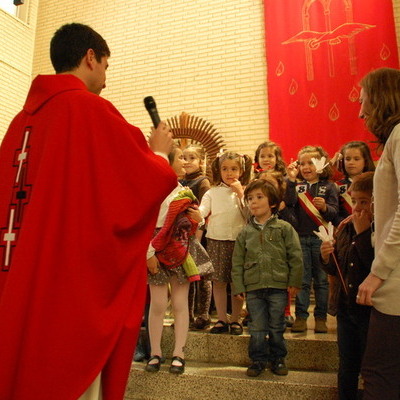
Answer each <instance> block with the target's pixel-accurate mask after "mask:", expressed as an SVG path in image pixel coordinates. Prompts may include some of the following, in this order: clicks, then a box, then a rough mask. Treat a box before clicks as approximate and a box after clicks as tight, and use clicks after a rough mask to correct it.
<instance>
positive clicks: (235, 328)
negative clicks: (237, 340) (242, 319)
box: [229, 322, 243, 335]
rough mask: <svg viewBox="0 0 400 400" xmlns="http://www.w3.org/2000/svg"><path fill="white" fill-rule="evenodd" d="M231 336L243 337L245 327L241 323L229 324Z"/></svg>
mask: <svg viewBox="0 0 400 400" xmlns="http://www.w3.org/2000/svg"><path fill="white" fill-rule="evenodd" d="M229 330H230V334H231V335H241V334H242V333H243V326H242V325H240V324H239V322H232V323H230V324H229Z"/></svg>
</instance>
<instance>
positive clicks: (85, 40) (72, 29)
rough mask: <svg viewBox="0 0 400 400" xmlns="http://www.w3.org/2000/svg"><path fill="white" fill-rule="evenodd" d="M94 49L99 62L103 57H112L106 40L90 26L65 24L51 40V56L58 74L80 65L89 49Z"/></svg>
mask: <svg viewBox="0 0 400 400" xmlns="http://www.w3.org/2000/svg"><path fill="white" fill-rule="evenodd" d="M89 49H92V50H93V51H94V53H95V55H96V60H97V62H101V59H102V57H104V56H107V57H110V49H109V48H108V45H107V43H106V41H105V40H104V39H103V38H102V37H101V35H100V34H98V33H97V32H96V31H95V30H93V29H92V28H91V27H90V26H87V25H83V24H77V23H72V24H65V25H63V26H62V27H61V28H59V29H58V30H57V31H56V33H55V34H54V36H53V38H52V39H51V42H50V58H51V63H52V64H53V67H54V70H55V71H56V73H57V74H60V73H62V72H68V71H72V70H74V69H75V68H77V67H79V64H80V62H81V60H82V58H83V57H84V56H85V54H86V53H87V51H88V50H89Z"/></svg>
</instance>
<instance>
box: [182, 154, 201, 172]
mask: <svg viewBox="0 0 400 400" xmlns="http://www.w3.org/2000/svg"><path fill="white" fill-rule="evenodd" d="M183 157H184V159H185V161H186V164H185V171H186V173H187V174H192V173H193V172H197V171H199V170H200V158H199V156H198V155H197V153H196V152H195V151H193V150H190V149H185V150H183Z"/></svg>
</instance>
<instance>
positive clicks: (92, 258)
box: [0, 24, 176, 400]
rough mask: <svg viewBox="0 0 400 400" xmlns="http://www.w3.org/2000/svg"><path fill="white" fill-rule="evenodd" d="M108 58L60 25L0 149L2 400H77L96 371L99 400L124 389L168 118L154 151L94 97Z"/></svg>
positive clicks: (98, 41) (161, 193)
mask: <svg viewBox="0 0 400 400" xmlns="http://www.w3.org/2000/svg"><path fill="white" fill-rule="evenodd" d="M109 56H110V51H109V49H108V46H107V44H106V42H105V41H104V39H103V38H102V37H101V36H100V35H99V34H98V33H97V32H95V31H94V30H92V29H91V28H90V27H88V26H85V25H81V24H68V25H64V26H63V27H61V28H60V29H59V30H58V31H57V32H56V33H55V35H54V37H53V39H52V43H51V58H52V63H53V66H54V68H55V70H56V75H49V76H43V75H42V76H41V75H39V76H38V77H37V78H35V79H34V81H33V83H32V86H31V89H30V91H29V94H28V97H27V99H26V102H25V105H24V107H23V110H22V111H21V112H20V113H19V114H18V115H17V116H16V117H15V118H14V120H13V121H12V123H11V125H10V127H9V130H8V132H7V134H6V136H5V138H4V140H3V142H2V145H1V148H0V174H1V179H0V399H2V400H27V399H30V400H56V399H57V400H76V399H78V398H80V396H82V395H83V394H84V393H85V392H86V391H87V389H88V388H89V387H90V386H91V384H92V382H94V381H95V380H96V381H99V378H100V382H101V388H102V389H101V392H102V398H103V399H104V400H121V399H122V398H123V394H124V390H125V385H126V381H127V377H128V373H129V369H130V365H131V360H132V354H133V350H134V347H135V344H136V338H137V333H138V329H139V327H140V322H141V318H142V310H143V306H144V300H145V289H146V251H147V247H148V244H149V242H150V239H151V236H152V233H153V229H154V226H155V223H156V218H157V214H158V210H159V206H160V204H161V202H162V201H163V200H164V198H165V197H166V196H167V195H168V193H170V192H171V191H172V189H173V188H174V187H175V186H176V175H175V174H174V172H173V171H172V169H170V167H169V165H168V162H167V161H166V160H165V159H164V158H163V156H162V155H160V154H164V155H165V154H166V153H168V152H169V151H170V149H171V144H172V139H171V133H170V132H169V129H168V127H167V126H166V125H165V124H164V123H160V125H159V126H158V127H157V129H156V130H154V131H153V133H152V135H151V138H150V147H151V149H150V147H149V145H148V144H147V142H146V141H145V139H144V136H143V134H142V133H141V131H140V130H139V129H138V128H135V127H134V126H132V125H130V124H129V123H128V122H127V121H126V120H125V119H124V118H123V117H122V115H121V114H120V113H119V112H118V110H117V109H116V108H115V107H114V106H113V105H112V104H111V103H110V102H108V101H107V100H105V99H103V98H101V97H100V96H99V94H100V92H101V90H102V89H103V88H104V87H105V79H106V69H107V67H108V58H109ZM152 150H153V151H154V152H153V151H152ZM155 153H156V154H155ZM149 193H151V195H149Z"/></svg>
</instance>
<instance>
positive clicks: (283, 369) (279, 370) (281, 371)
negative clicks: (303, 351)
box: [271, 358, 289, 375]
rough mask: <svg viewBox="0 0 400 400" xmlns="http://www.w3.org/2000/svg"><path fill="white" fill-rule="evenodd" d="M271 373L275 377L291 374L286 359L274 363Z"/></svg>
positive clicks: (279, 359)
mask: <svg viewBox="0 0 400 400" xmlns="http://www.w3.org/2000/svg"><path fill="white" fill-rule="evenodd" d="M271 371H272V372H273V373H274V374H275V375H287V374H288V373H289V370H288V369H287V366H286V364H285V359H284V358H278V359H277V360H275V361H273V362H272V367H271Z"/></svg>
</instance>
